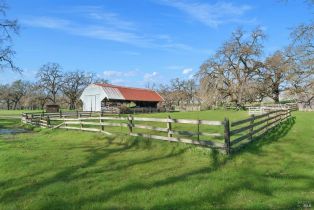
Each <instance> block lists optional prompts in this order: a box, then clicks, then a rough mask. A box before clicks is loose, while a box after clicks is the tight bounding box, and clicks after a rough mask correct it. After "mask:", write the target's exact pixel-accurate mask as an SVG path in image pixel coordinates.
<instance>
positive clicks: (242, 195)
mask: <svg viewBox="0 0 314 210" xmlns="http://www.w3.org/2000/svg"><path fill="white" fill-rule="evenodd" d="M167 115H168V114H154V115H153V116H159V117H164V116H167ZM294 115H295V116H296V119H295V122H290V123H285V124H284V125H282V126H281V127H279V128H278V129H276V131H275V132H273V133H271V134H269V135H268V136H265V138H264V139H260V140H259V141H257V142H253V143H251V144H250V145H249V146H247V147H245V148H243V149H242V150H240V151H237V152H236V153H235V154H233V155H232V156H230V157H227V156H225V155H223V154H220V153H218V152H216V151H212V150H210V149H203V148H199V147H194V146H191V145H184V144H178V143H170V142H162V141H158V140H147V139H136V138H128V137H126V136H121V137H107V136H105V135H102V134H96V133H88V132H79V131H65V130H54V131H51V130H47V129H42V130H40V129H38V130H37V129H35V131H34V132H33V133H26V134H18V135H0V189H1V190H0V209H5V210H7V209H32V210H34V209H75V210H76V209H214V208H218V209H219V208H220V209H299V208H300V209H302V208H304V207H307V206H310V205H311V206H312V208H313V206H314V161H313V160H314V113H310V112H307V113H306V112H295V113H294ZM171 116H172V117H173V118H192V119H198V118H199V119H208V120H223V118H224V117H225V116H229V117H230V119H231V120H236V119H243V118H245V117H247V113H246V112H235V111H234V112H232V111H230V112H226V111H206V112H193V113H192V112H191V113H172V114H171ZM18 123H19V121H18V120H15V121H14V120H0V128H6V127H15V126H17V125H18Z"/></svg>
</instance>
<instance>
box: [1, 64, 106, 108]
mask: <svg viewBox="0 0 314 210" xmlns="http://www.w3.org/2000/svg"><path fill="white" fill-rule="evenodd" d="M36 78H37V81H35V82H28V81H23V80H17V81H14V82H12V83H11V84H5V85H0V105H1V106H2V108H6V109H44V107H45V105H46V104H60V105H61V106H62V107H65V108H68V109H76V108H78V107H79V106H81V104H80V103H81V102H80V100H79V97H80V95H81V93H82V91H83V90H84V88H85V87H86V86H87V85H89V84H91V83H104V82H108V81H107V80H103V79H98V78H97V77H96V76H95V75H94V74H92V73H87V72H84V71H80V70H76V71H70V72H63V71H62V67H61V65H60V64H58V63H47V64H45V65H43V66H42V67H41V68H40V69H39V70H38V72H37V74H36Z"/></svg>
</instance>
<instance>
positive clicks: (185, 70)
mask: <svg viewBox="0 0 314 210" xmlns="http://www.w3.org/2000/svg"><path fill="white" fill-rule="evenodd" d="M192 71H193V69H192V68H186V69H183V70H182V74H189V73H191V72H192Z"/></svg>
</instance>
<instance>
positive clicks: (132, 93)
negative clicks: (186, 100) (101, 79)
mask: <svg viewBox="0 0 314 210" xmlns="http://www.w3.org/2000/svg"><path fill="white" fill-rule="evenodd" d="M95 85H98V86H101V87H103V89H104V91H105V92H106V93H107V92H111V93H112V92H114V93H115V94H114V95H120V96H122V97H123V98H124V100H128V101H154V102H161V101H163V98H162V97H161V96H160V95H159V94H158V93H157V92H156V91H154V90H150V89H145V88H133V87H123V86H118V85H111V84H95ZM107 95H108V97H109V99H110V96H109V94H107ZM113 99H116V98H113Z"/></svg>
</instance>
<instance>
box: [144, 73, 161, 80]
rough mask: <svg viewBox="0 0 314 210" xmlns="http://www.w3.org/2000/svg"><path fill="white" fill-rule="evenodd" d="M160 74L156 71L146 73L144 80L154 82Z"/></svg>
mask: <svg viewBox="0 0 314 210" xmlns="http://www.w3.org/2000/svg"><path fill="white" fill-rule="evenodd" d="M158 76H159V74H158V73H157V72H155V71H154V72H152V73H146V74H144V82H154V81H155V80H156V77H158Z"/></svg>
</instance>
